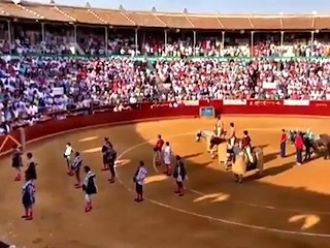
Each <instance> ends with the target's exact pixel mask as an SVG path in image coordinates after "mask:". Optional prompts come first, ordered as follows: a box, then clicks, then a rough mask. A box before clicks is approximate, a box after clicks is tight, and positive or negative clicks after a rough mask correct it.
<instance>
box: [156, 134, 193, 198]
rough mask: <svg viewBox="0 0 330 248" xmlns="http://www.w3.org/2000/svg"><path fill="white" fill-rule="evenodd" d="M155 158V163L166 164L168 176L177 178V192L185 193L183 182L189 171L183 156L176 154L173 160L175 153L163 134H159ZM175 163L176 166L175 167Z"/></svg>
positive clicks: (165, 172) (179, 193)
mask: <svg viewBox="0 0 330 248" xmlns="http://www.w3.org/2000/svg"><path fill="white" fill-rule="evenodd" d="M153 150H154V159H153V163H154V164H155V165H156V166H158V167H160V166H164V167H165V171H164V174H165V175H167V176H168V177H170V176H173V177H174V178H175V180H176V184H177V190H175V193H176V194H178V195H179V196H183V195H184V187H183V183H184V181H185V179H186V175H187V171H186V168H185V165H184V162H183V159H182V158H181V156H179V155H176V156H175V163H174V161H173V158H174V154H173V151H172V148H171V146H170V142H169V141H166V142H165V141H164V140H163V138H162V136H161V135H158V137H157V141H156V144H155V145H154V149H153ZM173 165H175V166H174V168H173Z"/></svg>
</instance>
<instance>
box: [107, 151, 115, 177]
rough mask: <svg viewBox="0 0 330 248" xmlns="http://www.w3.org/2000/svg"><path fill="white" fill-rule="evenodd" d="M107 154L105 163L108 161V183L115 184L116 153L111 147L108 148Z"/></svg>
mask: <svg viewBox="0 0 330 248" xmlns="http://www.w3.org/2000/svg"><path fill="white" fill-rule="evenodd" d="M107 154H108V155H107V156H108V158H107V161H108V165H109V170H110V175H111V177H110V178H109V180H108V181H109V182H110V183H115V178H116V171H115V163H116V159H117V152H116V151H115V149H114V148H113V146H110V149H109V151H108V153H107Z"/></svg>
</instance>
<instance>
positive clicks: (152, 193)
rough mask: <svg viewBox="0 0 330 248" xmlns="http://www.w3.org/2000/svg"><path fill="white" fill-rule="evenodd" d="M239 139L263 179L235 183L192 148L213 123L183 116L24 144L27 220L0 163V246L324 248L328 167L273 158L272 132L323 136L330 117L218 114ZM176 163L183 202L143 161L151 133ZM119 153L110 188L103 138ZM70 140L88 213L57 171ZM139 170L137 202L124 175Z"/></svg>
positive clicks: (328, 233)
mask: <svg viewBox="0 0 330 248" xmlns="http://www.w3.org/2000/svg"><path fill="white" fill-rule="evenodd" d="M224 120H225V124H226V125H228V123H229V121H234V122H235V123H236V126H237V129H238V133H239V134H241V133H242V130H243V129H248V130H249V131H250V134H251V138H252V141H253V144H255V145H261V146H263V147H264V153H265V175H264V177H263V178H260V179H256V178H254V177H250V178H247V179H246V180H245V182H244V183H243V184H235V183H234V181H233V177H232V175H231V173H230V172H225V171H224V170H223V169H222V168H221V167H220V165H219V164H218V163H217V161H216V160H212V159H211V158H210V155H209V154H208V153H207V152H206V149H205V147H206V146H205V144H204V143H196V142H195V140H194V133H195V132H196V131H197V130H198V129H203V128H205V129H211V128H213V125H214V120H202V119H188V120H170V121H159V122H147V123H140V124H135V125H124V126H116V127H106V128H97V129H88V130H84V131H78V132H73V133H69V134H64V135H59V136H57V137H53V138H51V139H47V140H44V141H40V142H37V143H34V144H31V145H29V146H28V151H32V152H33V153H34V154H35V157H36V160H37V161H38V163H39V166H38V176H39V179H38V181H37V204H36V208H35V220H34V221H33V222H25V221H23V220H21V219H20V216H21V214H22V212H23V209H22V206H21V198H20V197H21V184H20V183H15V182H13V178H14V171H13V170H12V168H11V167H10V160H9V158H4V159H2V160H0V164H1V168H0V182H1V185H2V186H1V188H0V200H1V204H0V223H1V224H0V240H2V241H6V242H8V243H14V244H16V245H17V247H27V248H30V247H31V248H39V247H40V248H46V247H47V248H116V247H120V248H131V247H132V248H135V247H137V248H140V247H141V248H149V247H150V248H155V247H164V248H168V247H178V248H186V247H194V248H195V247H196V248H199V247H233V248H238V247H254V248H256V247H262V248H263V247H265V248H272V247H274V248H275V247H276V248H288V247H295V248H306V247H318V248H326V247H330V179H329V178H330V163H329V161H324V160H323V158H319V159H314V160H313V161H311V162H309V163H307V164H305V165H303V166H301V167H297V166H295V156H294V153H293V152H294V150H293V147H291V146H290V147H289V151H288V154H289V156H288V157H287V158H285V159H280V158H279V154H278V152H279V149H278V148H279V138H280V130H281V128H297V127H299V128H310V129H312V130H313V131H314V132H317V133H330V119H307V118H302V119H297V118H287V119H284V118H270V117H267V118H265V117H264V118H260V117H240V118H237V117H226V118H225V119H224ZM159 133H160V134H162V135H163V137H164V139H166V140H168V141H170V143H171V144H172V148H173V150H174V152H175V153H176V154H180V155H181V156H184V157H185V160H186V165H187V171H188V181H187V182H186V188H187V192H186V195H185V196H184V197H182V198H179V197H177V196H176V195H174V194H173V190H174V187H175V184H174V181H173V179H172V178H166V177H165V176H163V175H162V170H160V169H159V168H155V167H154V166H153V165H152V163H151V161H152V145H151V144H152V143H154V139H155V137H156V135H157V134H159ZM105 136H108V137H110V139H111V141H112V142H113V143H114V145H115V147H116V149H117V151H118V154H119V156H120V165H119V166H118V168H117V172H118V176H119V181H118V182H117V183H116V184H113V185H110V184H109V183H108V182H107V178H108V176H109V174H108V173H109V172H101V170H100V169H101V154H100V148H101V146H102V142H103V137H105ZM68 141H70V142H71V143H72V144H73V146H74V148H75V149H76V150H79V151H80V152H82V154H83V158H84V161H85V162H86V163H87V164H88V165H91V166H92V168H93V169H94V171H95V172H96V173H97V182H98V187H99V193H98V194H97V196H96V197H95V202H94V210H93V212H91V213H89V214H85V213H84V212H83V208H84V196H83V193H82V191H81V190H79V189H75V188H74V187H73V184H74V179H73V178H70V177H68V176H67V175H66V170H65V169H66V167H65V161H64V160H63V155H62V154H63V150H64V146H65V143H66V142H68ZM141 159H142V160H144V161H145V162H146V164H147V169H148V172H149V178H148V179H147V184H146V186H145V189H146V197H147V198H148V199H147V200H146V201H145V202H143V203H141V204H138V203H135V202H134V201H133V198H134V195H133V192H132V191H131V190H132V189H133V188H134V185H133V182H132V177H133V174H134V171H135V169H136V166H137V162H138V161H139V160H141Z"/></svg>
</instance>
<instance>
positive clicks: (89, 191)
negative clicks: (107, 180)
mask: <svg viewBox="0 0 330 248" xmlns="http://www.w3.org/2000/svg"><path fill="white" fill-rule="evenodd" d="M84 171H85V173H86V176H85V179H84V184H83V186H82V188H83V191H84V192H85V201H86V205H85V212H86V213H88V212H90V211H91V210H92V209H93V205H92V196H93V195H95V194H96V193H97V186H96V179H95V178H96V176H95V174H94V172H92V170H91V168H90V167H89V166H84Z"/></svg>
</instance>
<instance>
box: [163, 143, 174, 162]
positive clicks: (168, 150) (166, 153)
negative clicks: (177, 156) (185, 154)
mask: <svg viewBox="0 0 330 248" xmlns="http://www.w3.org/2000/svg"><path fill="white" fill-rule="evenodd" d="M171 157H172V149H171V147H170V146H165V148H164V162H165V164H171Z"/></svg>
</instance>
